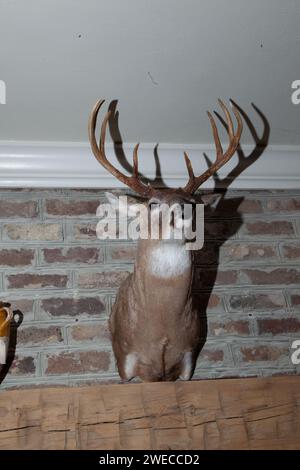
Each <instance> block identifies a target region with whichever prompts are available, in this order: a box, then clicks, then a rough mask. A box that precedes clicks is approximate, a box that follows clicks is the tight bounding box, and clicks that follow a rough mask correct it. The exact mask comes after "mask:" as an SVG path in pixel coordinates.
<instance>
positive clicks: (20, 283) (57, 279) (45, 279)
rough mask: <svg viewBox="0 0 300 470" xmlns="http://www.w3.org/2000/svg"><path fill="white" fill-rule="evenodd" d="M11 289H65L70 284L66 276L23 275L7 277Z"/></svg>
mask: <svg viewBox="0 0 300 470" xmlns="http://www.w3.org/2000/svg"><path fill="white" fill-rule="evenodd" d="M7 283H8V288H9V289H43V288H52V287H56V288H64V287H67V284H68V276H67V275H66V274H38V273H22V274H10V275H8V276H7Z"/></svg>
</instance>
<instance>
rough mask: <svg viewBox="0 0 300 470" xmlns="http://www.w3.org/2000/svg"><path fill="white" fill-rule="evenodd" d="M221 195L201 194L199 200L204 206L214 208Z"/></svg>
mask: <svg viewBox="0 0 300 470" xmlns="http://www.w3.org/2000/svg"><path fill="white" fill-rule="evenodd" d="M222 197H223V196H222V194H202V195H201V200H202V202H203V204H204V206H205V207H206V206H209V207H210V208H211V209H213V210H215V209H216V208H217V205H218V204H219V202H220V200H221V199H222Z"/></svg>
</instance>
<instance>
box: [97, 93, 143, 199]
mask: <svg viewBox="0 0 300 470" xmlns="http://www.w3.org/2000/svg"><path fill="white" fill-rule="evenodd" d="M104 101H105V100H99V101H97V103H96V104H95V106H94V107H93V109H92V111H91V114H90V119H89V139H90V143H91V147H92V151H93V153H94V155H95V157H96V159H97V160H98V162H99V163H100V164H101V165H102V166H104V168H106V170H107V171H109V172H110V173H111V174H112V175H113V176H115V177H116V178H118V180H120V181H121V182H122V183H124V184H126V185H127V186H128V187H129V188H131V189H133V191H135V192H137V193H139V194H141V195H143V196H149V194H150V193H151V191H152V188H151V186H150V185H148V186H147V185H146V184H144V183H143V182H142V181H141V180H140V179H139V176H138V148H139V144H136V146H135V147H134V150H133V175H132V176H126V175H124V174H123V173H121V172H120V171H119V170H118V169H117V168H115V167H114V166H113V165H112V164H111V163H110V162H109V161H108V160H107V157H106V155H105V149H104V143H105V133H106V127H107V123H108V120H109V117H110V111H108V112H107V113H106V114H105V116H104V119H103V122H102V125H101V132H100V142H99V145H98V144H97V140H96V137H95V130H96V124H97V116H98V112H99V109H100V108H101V106H102V104H103V103H104Z"/></svg>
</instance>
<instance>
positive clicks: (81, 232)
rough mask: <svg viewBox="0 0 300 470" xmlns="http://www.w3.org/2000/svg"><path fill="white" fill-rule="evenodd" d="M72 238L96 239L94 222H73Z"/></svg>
mask: <svg viewBox="0 0 300 470" xmlns="http://www.w3.org/2000/svg"><path fill="white" fill-rule="evenodd" d="M73 238H74V239H75V240H97V234H96V223H95V224H74V225H73Z"/></svg>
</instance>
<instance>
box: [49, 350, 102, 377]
mask: <svg viewBox="0 0 300 470" xmlns="http://www.w3.org/2000/svg"><path fill="white" fill-rule="evenodd" d="M46 358H47V361H48V364H47V369H46V374H48V375H56V374H84V373H89V372H106V371H108V369H109V365H110V354H109V352H107V351H73V352H61V353H59V354H52V355H51V354H47V356H46Z"/></svg>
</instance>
